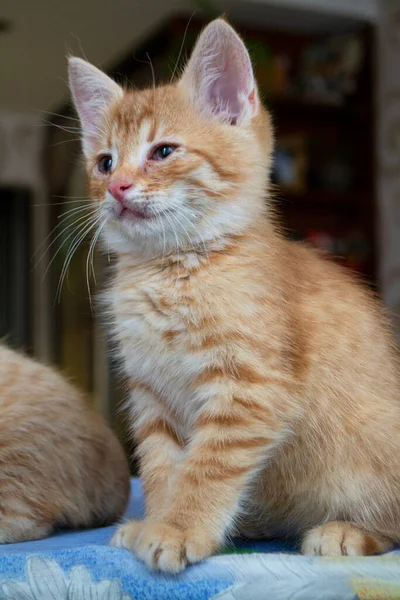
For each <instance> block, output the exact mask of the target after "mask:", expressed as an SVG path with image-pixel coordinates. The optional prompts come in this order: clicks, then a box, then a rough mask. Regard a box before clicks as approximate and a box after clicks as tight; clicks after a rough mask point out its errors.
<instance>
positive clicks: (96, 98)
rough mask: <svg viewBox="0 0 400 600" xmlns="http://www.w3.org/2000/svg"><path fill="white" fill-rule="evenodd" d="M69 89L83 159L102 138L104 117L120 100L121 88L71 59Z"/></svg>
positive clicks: (91, 66) (100, 74)
mask: <svg viewBox="0 0 400 600" xmlns="http://www.w3.org/2000/svg"><path fill="white" fill-rule="evenodd" d="M68 73H69V87H70V90H71V94H72V99H73V101H74V104H75V108H76V110H77V113H78V115H79V118H80V120H81V126H82V147H83V152H84V154H85V156H90V154H91V153H92V152H93V151H94V150H95V149H96V146H97V144H98V141H99V138H100V137H101V135H102V127H103V122H104V115H105V112H106V111H107V109H108V108H109V106H110V105H111V104H112V103H113V102H115V101H116V100H118V99H120V98H121V97H122V94H123V92H122V88H121V87H120V86H119V85H118V84H117V83H115V81H113V80H112V79H110V77H108V76H107V75H106V74H105V73H103V72H102V71H100V69H97V68H96V67H94V66H93V65H91V64H90V63H88V62H86V61H85V60H82V59H81V58H77V57H75V56H72V57H70V58H69V59H68Z"/></svg>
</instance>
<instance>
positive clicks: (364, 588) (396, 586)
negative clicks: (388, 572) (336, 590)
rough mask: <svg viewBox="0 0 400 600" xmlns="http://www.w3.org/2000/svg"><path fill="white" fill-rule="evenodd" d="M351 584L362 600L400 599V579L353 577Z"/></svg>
mask: <svg viewBox="0 0 400 600" xmlns="http://www.w3.org/2000/svg"><path fill="white" fill-rule="evenodd" d="M350 584H351V587H352V588H353V590H354V591H355V593H356V594H357V596H358V597H359V599H360V600H400V580H399V582H398V583H396V582H392V581H387V580H384V579H352V580H351V582H350Z"/></svg>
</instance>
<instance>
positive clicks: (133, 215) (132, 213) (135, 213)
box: [119, 206, 156, 221]
mask: <svg viewBox="0 0 400 600" xmlns="http://www.w3.org/2000/svg"><path fill="white" fill-rule="evenodd" d="M119 217H120V218H121V219H125V220H127V221H149V220H150V219H154V217H156V215H155V214H154V213H150V212H148V211H147V210H146V209H145V208H142V209H140V208H128V207H126V206H124V207H123V208H122V210H121V212H120V213H119Z"/></svg>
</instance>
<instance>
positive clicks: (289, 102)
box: [262, 92, 373, 122]
mask: <svg viewBox="0 0 400 600" xmlns="http://www.w3.org/2000/svg"><path fill="white" fill-rule="evenodd" d="M262 98H263V100H264V102H265V105H266V106H267V108H269V109H271V110H272V111H273V112H274V113H276V114H277V115H280V114H281V115H282V116H285V117H287V116H289V117H291V118H304V117H312V118H314V119H320V120H323V119H335V120H338V119H339V120H345V121H353V120H354V121H355V122H359V121H360V120H362V119H366V118H371V115H372V114H373V108H372V106H371V105H369V104H366V103H364V104H360V103H355V102H354V101H352V102H347V103H345V104H329V103H325V102H318V101H316V102H313V101H312V100H307V99H306V98H303V97H300V96H299V97H295V96H293V97H284V96H282V97H275V98H274V97H273V96H270V95H268V94H267V93H265V92H262Z"/></svg>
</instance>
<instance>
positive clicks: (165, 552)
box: [134, 521, 216, 573]
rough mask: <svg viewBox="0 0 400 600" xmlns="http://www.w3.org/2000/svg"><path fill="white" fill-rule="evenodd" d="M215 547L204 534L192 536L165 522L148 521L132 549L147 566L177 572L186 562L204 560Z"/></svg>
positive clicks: (181, 569) (192, 534)
mask: <svg viewBox="0 0 400 600" xmlns="http://www.w3.org/2000/svg"><path fill="white" fill-rule="evenodd" d="M215 549H216V544H213V543H210V542H209V541H207V540H206V538H205V536H204V534H203V536H202V535H195V534H194V533H189V532H188V531H183V530H181V529H179V528H178V527H174V526H172V525H169V524H168V523H157V522H151V521H147V522H146V523H145V525H144V526H143V528H142V529H141V531H140V533H139V534H138V537H137V541H136V543H135V545H134V552H135V554H136V556H137V557H138V558H140V559H141V560H143V562H145V563H146V565H147V566H148V567H150V568H151V569H153V570H157V571H163V572H164V573H180V572H181V571H183V570H184V569H185V567H186V565H187V564H191V563H196V562H199V561H200V560H203V559H204V558H206V557H207V556H209V555H210V554H212V552H213V551H214V550H215Z"/></svg>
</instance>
